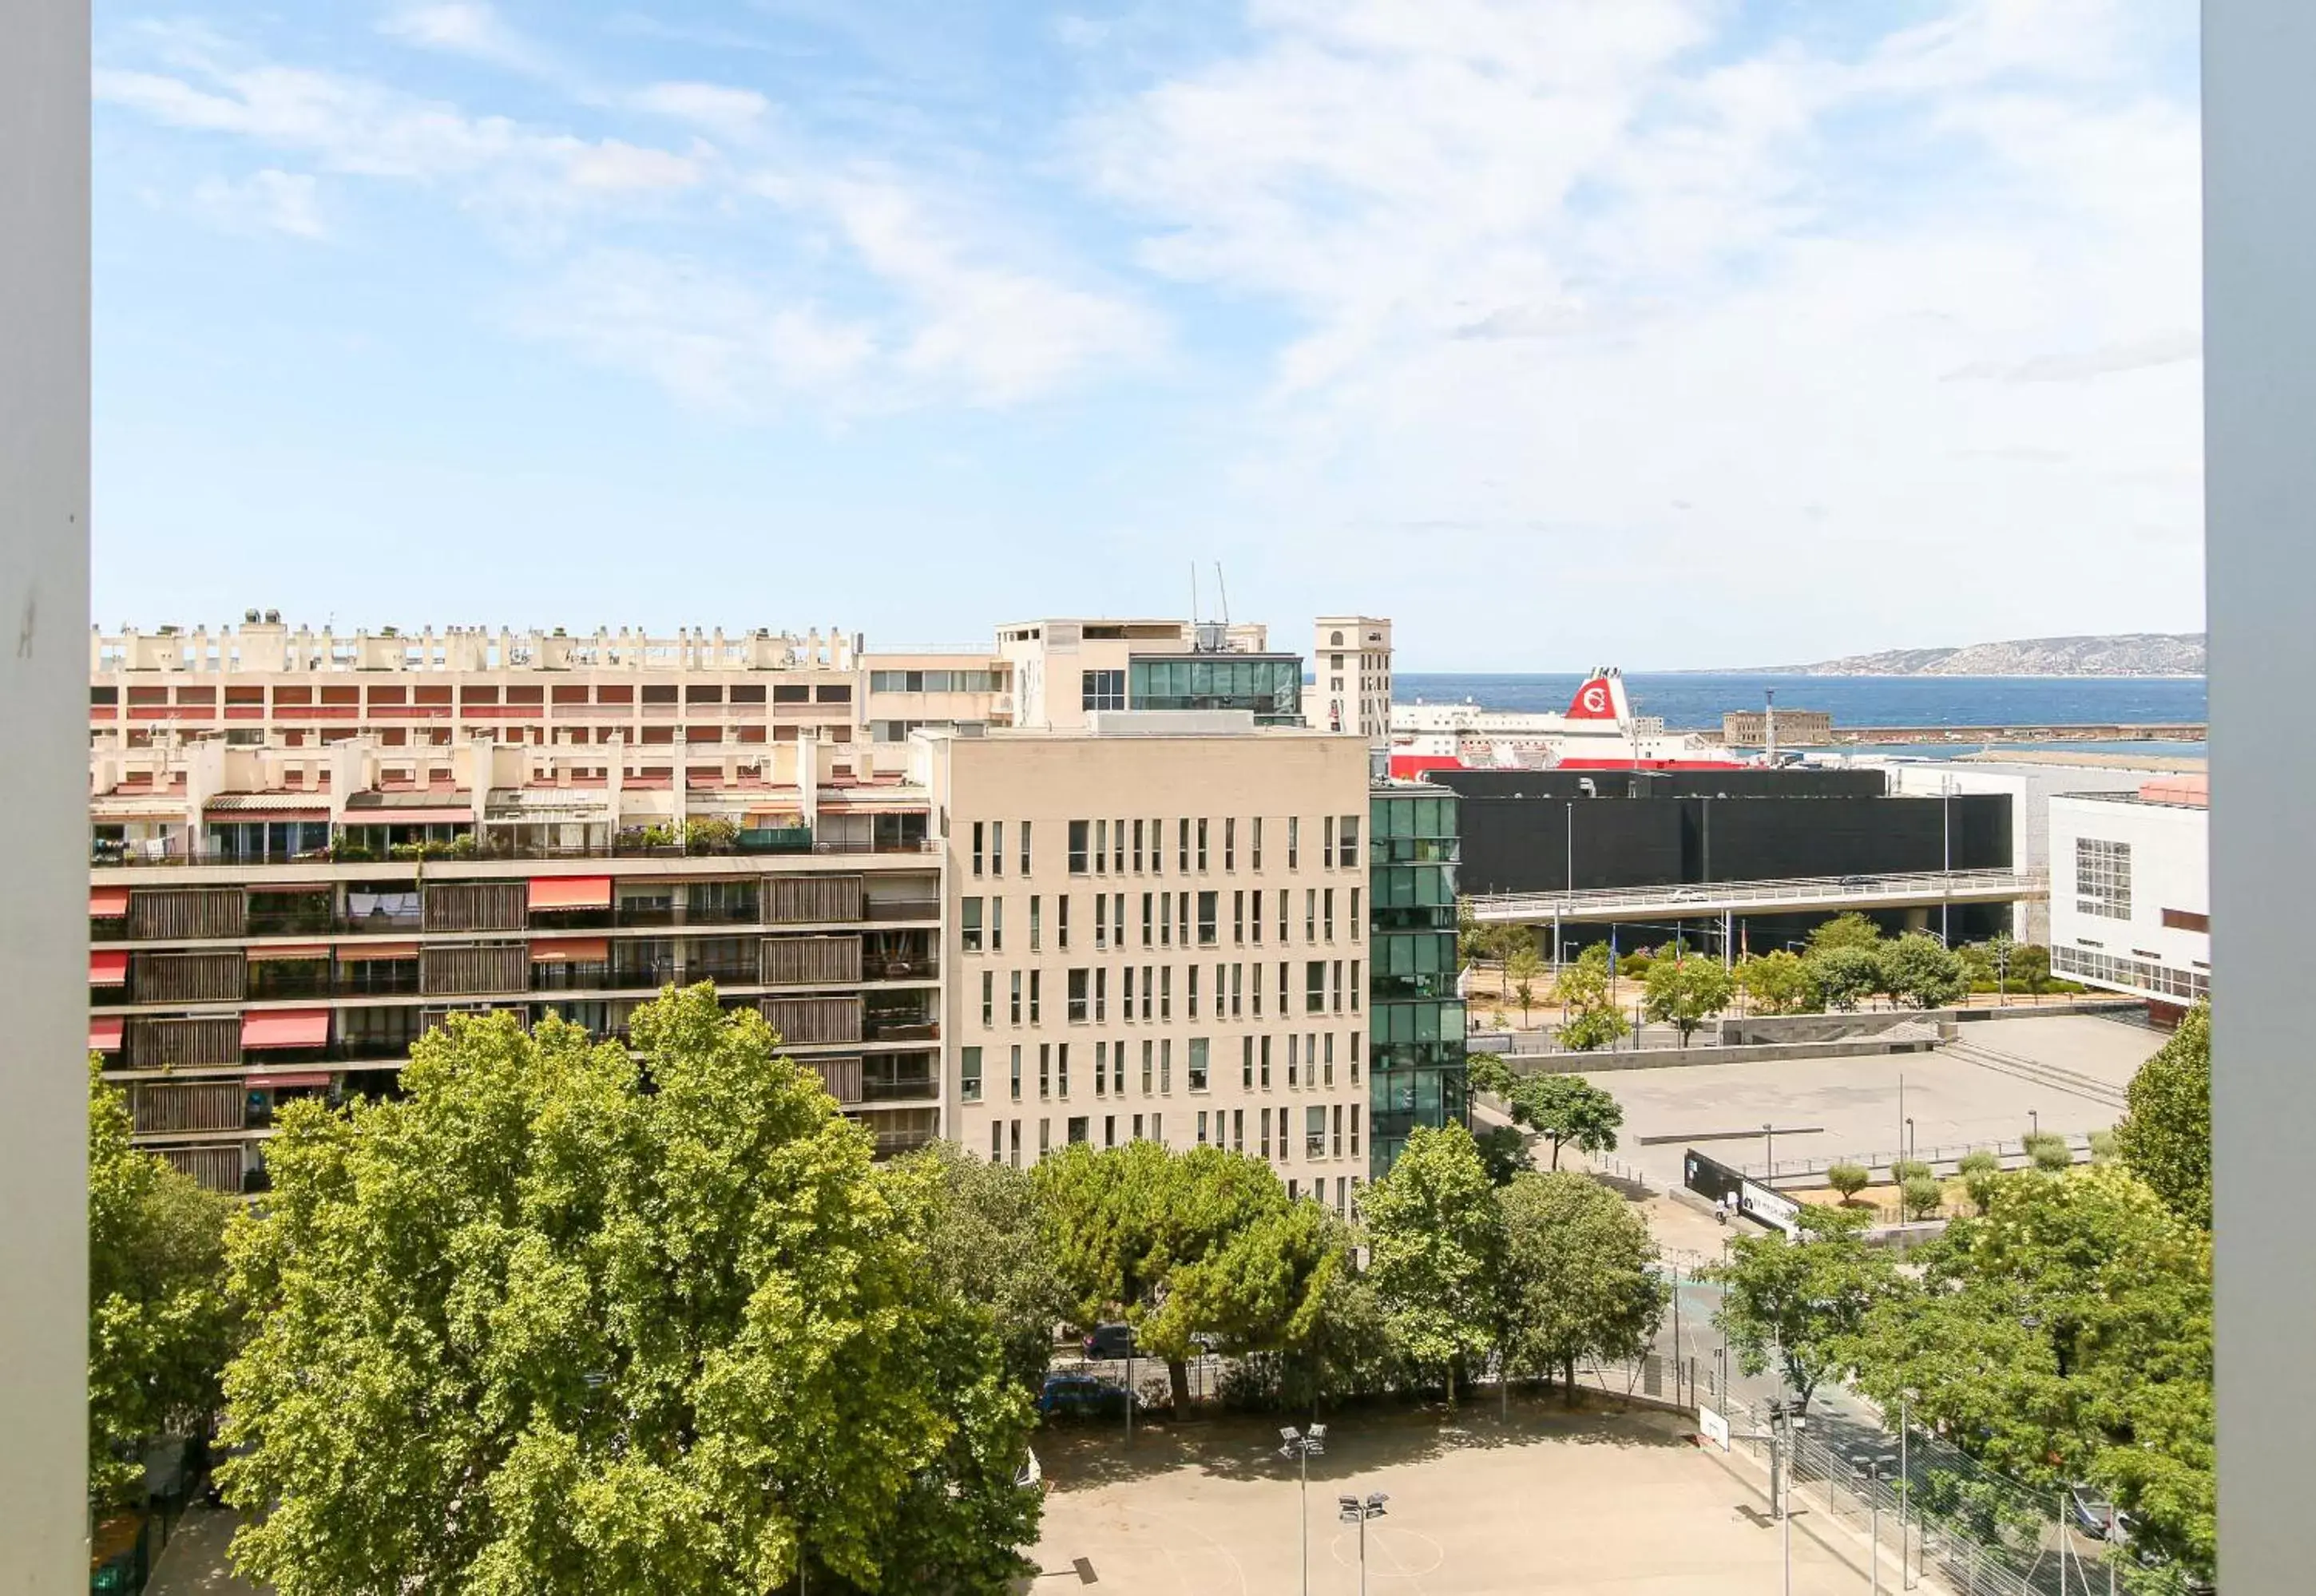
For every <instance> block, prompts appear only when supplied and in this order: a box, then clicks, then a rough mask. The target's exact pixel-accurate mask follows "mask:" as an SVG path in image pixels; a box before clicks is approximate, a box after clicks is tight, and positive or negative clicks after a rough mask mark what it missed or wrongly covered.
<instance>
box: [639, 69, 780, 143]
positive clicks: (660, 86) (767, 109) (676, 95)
mask: <svg viewBox="0 0 2316 1596" xmlns="http://www.w3.org/2000/svg"><path fill="white" fill-rule="evenodd" d="M629 98H630V100H631V101H632V102H633V103H634V105H635V106H636V108H637V110H638V111H649V112H651V113H652V114H653V115H655V116H664V117H669V118H673V120H677V121H681V122H690V123H693V124H695V125H697V126H699V127H702V128H705V129H708V131H710V132H712V133H716V134H717V135H719V136H721V137H724V138H726V139H728V140H730V141H731V142H733V143H735V144H737V143H744V142H745V141H747V140H748V139H750V138H753V137H755V136H756V135H757V134H758V133H759V132H760V131H762V128H763V125H764V120H765V118H766V117H767V116H768V115H769V114H770V113H771V108H772V102H771V101H769V100H767V99H765V98H764V96H763V95H762V94H759V93H756V91H755V90H753V89H735V88H727V87H726V86H725V85H724V84H709V83H656V84H647V85H646V86H645V87H643V88H640V89H638V90H637V91H636V92H635V93H634V94H633V95H631V96H630V97H629Z"/></svg>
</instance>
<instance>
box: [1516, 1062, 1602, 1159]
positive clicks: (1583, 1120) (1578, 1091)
mask: <svg viewBox="0 0 2316 1596" xmlns="http://www.w3.org/2000/svg"><path fill="white" fill-rule="evenodd" d="M1504 1095H1505V1100H1506V1102H1507V1103H1508V1104H1510V1108H1511V1117H1512V1122H1513V1123H1514V1124H1516V1125H1525V1126H1527V1127H1528V1129H1529V1130H1531V1131H1535V1132H1536V1133H1537V1135H1539V1136H1541V1137H1543V1138H1544V1139H1545V1140H1546V1141H1549V1142H1550V1143H1551V1144H1552V1166H1553V1167H1554V1169H1557V1168H1559V1167H1560V1149H1561V1148H1562V1147H1563V1145H1565V1144H1570V1143H1572V1144H1574V1146H1575V1147H1576V1148H1579V1149H1580V1150H1581V1151H1583V1152H1587V1153H1613V1152H1615V1151H1616V1150H1617V1130H1618V1129H1619V1128H1620V1127H1621V1126H1622V1125H1623V1124H1624V1122H1625V1110H1624V1108H1623V1106H1622V1105H1621V1104H1618V1103H1617V1100H1616V1099H1615V1098H1614V1097H1612V1096H1610V1095H1608V1093H1606V1092H1604V1091H1602V1090H1601V1089H1600V1088H1599V1087H1598V1086H1594V1085H1593V1084H1592V1083H1591V1082H1590V1081H1588V1080H1586V1079H1585V1078H1584V1077H1582V1076H1581V1075H1529V1076H1522V1077H1519V1078H1517V1079H1515V1080H1514V1081H1513V1082H1512V1083H1511V1085H1510V1089H1509V1090H1508V1091H1507V1092H1506V1093H1505V1094H1504Z"/></svg>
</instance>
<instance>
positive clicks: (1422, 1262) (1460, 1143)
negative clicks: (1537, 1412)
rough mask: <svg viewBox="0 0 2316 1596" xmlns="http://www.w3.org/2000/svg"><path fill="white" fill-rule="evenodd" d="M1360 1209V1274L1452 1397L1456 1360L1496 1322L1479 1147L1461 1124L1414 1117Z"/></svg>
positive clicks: (1494, 1231) (1405, 1343)
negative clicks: (1363, 1259) (1363, 1241)
mask: <svg viewBox="0 0 2316 1596" xmlns="http://www.w3.org/2000/svg"><path fill="white" fill-rule="evenodd" d="M1360 1208H1361V1211H1362V1213H1363V1215H1364V1218H1365V1220H1366V1235H1367V1277H1368V1278H1369V1279H1370V1280H1371V1281H1373V1282H1374V1285H1375V1290H1376V1299H1377V1300H1378V1301H1379V1302H1380V1303H1381V1304H1382V1308H1383V1314H1384V1321H1385V1325H1386V1326H1388V1327H1389V1330H1390V1333H1391V1336H1392V1340H1393V1343H1394V1345H1395V1346H1396V1347H1397V1348H1398V1349H1399V1352H1400V1354H1401V1356H1402V1357H1403V1358H1404V1359H1405V1360H1406V1361H1407V1362H1409V1363H1410V1364H1412V1365H1413V1366H1414V1367H1416V1368H1418V1369H1421V1370H1424V1371H1426V1372H1427V1373H1429V1372H1434V1371H1436V1372H1438V1373H1439V1375H1440V1376H1441V1377H1442V1378H1443V1379H1444V1380H1445V1383H1446V1385H1447V1388H1448V1403H1449V1405H1451V1406H1452V1405H1454V1403H1455V1400H1456V1367H1457V1365H1458V1364H1459V1363H1465V1362H1469V1361H1476V1360H1478V1359H1480V1358H1483V1357H1484V1356H1485V1355H1486V1354H1487V1352H1488V1351H1489V1350H1490V1348H1491V1347H1492V1345H1493V1344H1494V1343H1495V1336H1496V1331H1497V1327H1498V1322H1499V1321H1498V1315H1497V1313H1496V1311H1495V1310H1496V1306H1497V1305H1496V1302H1495V1300H1494V1299H1495V1291H1496V1286H1495V1271H1496V1268H1497V1259H1498V1255H1499V1253H1500V1250H1501V1242H1502V1217H1501V1213H1500V1212H1499V1210H1498V1209H1497V1207H1496V1197H1495V1188H1494V1187H1492V1186H1491V1185H1490V1184H1488V1172H1487V1170H1486V1169H1485V1167H1483V1166H1482V1164H1481V1162H1480V1154H1479V1149H1478V1148H1475V1147H1474V1146H1473V1144H1472V1138H1471V1136H1470V1134H1469V1133H1468V1132H1466V1131H1465V1129H1464V1128H1463V1127H1462V1126H1461V1125H1453V1124H1451V1125H1448V1126H1444V1127H1439V1128H1434V1127H1432V1126H1429V1125H1419V1126H1417V1127H1416V1128H1415V1130H1414V1131H1412V1132H1411V1133H1410V1134H1409V1136H1408V1139H1407V1145H1406V1147H1405V1148H1403V1149H1402V1150H1401V1152H1400V1155H1399V1158H1398V1161H1397V1162H1395V1163H1394V1164H1393V1165H1392V1166H1391V1172H1390V1173H1389V1174H1388V1175H1385V1176H1384V1178H1383V1179H1381V1180H1379V1181H1377V1182H1376V1183H1375V1184H1373V1185H1371V1186H1369V1187H1368V1188H1367V1196H1366V1198H1365V1199H1364V1201H1362V1202H1361V1204H1360Z"/></svg>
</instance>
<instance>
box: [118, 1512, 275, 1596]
mask: <svg viewBox="0 0 2316 1596" xmlns="http://www.w3.org/2000/svg"><path fill="white" fill-rule="evenodd" d="M240 1521H241V1520H240V1517H239V1515H238V1514H236V1513H233V1512H227V1511H225V1510H223V1509H219V1508H209V1507H192V1508H188V1509H187V1510H186V1511H185V1516H184V1517H183V1519H181V1520H179V1521H178V1523H177V1532H176V1534H174V1535H173V1536H171V1537H170V1538H169V1544H168V1545H167V1546H166V1547H164V1548H162V1552H161V1560H160V1562H159V1563H158V1564H156V1565H155V1566H154V1569H153V1583H151V1584H149V1585H147V1586H146V1587H145V1596H263V1592H265V1590H266V1588H267V1587H265V1586H263V1585H253V1584H251V1583H249V1582H248V1581H247V1580H245V1579H243V1578H241V1577H240V1576H239V1575H237V1574H234V1573H233V1572H232V1567H231V1565H229V1564H228V1563H227V1561H226V1555H225V1552H226V1547H227V1546H228V1545H229V1544H230V1543H231V1542H232V1540H233V1532H234V1529H235V1527H236V1525H238V1524H239V1523H240Z"/></svg>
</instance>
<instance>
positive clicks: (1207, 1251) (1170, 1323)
mask: <svg viewBox="0 0 2316 1596" xmlns="http://www.w3.org/2000/svg"><path fill="white" fill-rule="evenodd" d="M1036 1175H1037V1187H1038V1197H1039V1201H1040V1202H1041V1204H1042V1207H1043V1211H1044V1215H1045V1222H1046V1225H1047V1232H1048V1234H1049V1236H1050V1237H1052V1239H1053V1243H1054V1246H1055V1248H1056V1256H1057V1258H1058V1261H1059V1264H1060V1268H1061V1272H1062V1276H1063V1279H1064V1281H1066V1282H1067V1285H1068V1288H1069V1291H1070V1294H1071V1296H1072V1298H1073V1299H1074V1303H1075V1309H1076V1312H1075V1317H1077V1319H1078V1321H1079V1322H1080V1323H1082V1324H1091V1323H1094V1322H1096V1321H1098V1320H1100V1319H1101V1318H1103V1317H1107V1316H1109V1314H1111V1313H1113V1312H1115V1313H1118V1314H1120V1315H1122V1316H1123V1317H1125V1319H1126V1320H1127V1322H1128V1323H1129V1324H1132V1325H1134V1326H1136V1338H1137V1340H1138V1342H1139V1343H1140V1344H1142V1345H1144V1346H1145V1347H1147V1348H1148V1349H1149V1351H1150V1352H1152V1354H1153V1355H1154V1356H1157V1357H1160V1358H1162V1359H1164V1360H1165V1361H1166V1363H1167V1365H1168V1371H1169V1374H1170V1376H1171V1379H1172V1385H1173V1396H1174V1403H1175V1405H1176V1407H1177V1408H1180V1407H1182V1406H1184V1405H1187V1404H1188V1403H1189V1359H1190V1357H1191V1356H1192V1355H1193V1354H1194V1353H1195V1352H1197V1351H1198V1339H1197V1338H1198V1336H1199V1335H1201V1334H1212V1335H1217V1336H1220V1337H1222V1338H1224V1339H1225V1340H1226V1341H1227V1342H1228V1343H1230V1344H1231V1345H1232V1346H1233V1347H1234V1350H1239V1351H1270V1352H1292V1351H1295V1350H1296V1348H1297V1347H1298V1346H1299V1345H1300V1343H1302V1342H1303V1341H1305V1340H1306V1339H1307V1338H1308V1337H1309V1335H1310V1334H1312V1332H1313V1329H1314V1315H1315V1314H1316V1312H1317V1305H1318V1304H1319V1302H1320V1301H1321V1300H1323V1298H1324V1297H1325V1295H1326V1291H1327V1284H1328V1277H1329V1276H1330V1275H1331V1274H1332V1272H1333V1271H1334V1270H1335V1269H1336V1268H1337V1267H1338V1266H1339V1265H1340V1257H1339V1255H1338V1251H1337V1250H1336V1249H1335V1248H1334V1247H1333V1246H1332V1245H1330V1244H1328V1243H1327V1241H1326V1239H1325V1238H1326V1236H1327V1233H1326V1232H1325V1231H1324V1229H1323V1228H1322V1227H1320V1226H1319V1225H1318V1223H1317V1220H1316V1212H1317V1204H1315V1203H1305V1204H1292V1203H1289V1202H1288V1201H1287V1188H1286V1187H1285V1186H1284V1185H1282V1184H1280V1183H1279V1179H1278V1175H1276V1174H1274V1173H1273V1172H1272V1170H1271V1168H1270V1166H1269V1165H1268V1164H1266V1163H1264V1162H1263V1161H1262V1160H1260V1159H1259V1158H1250V1157H1246V1156H1245V1155H1244V1154H1242V1153H1233V1152H1227V1151H1225V1150H1224V1149H1223V1148H1218V1147H1201V1148H1191V1149H1189V1151H1187V1152H1170V1151H1169V1150H1168V1149H1167V1148H1164V1147H1163V1146H1162V1145H1160V1144H1159V1143H1157V1142H1154V1141H1135V1142H1128V1143H1127V1144H1126V1145H1125V1146H1123V1147H1118V1148H1093V1147H1090V1146H1087V1145H1085V1144H1083V1143H1079V1144H1076V1145H1074V1146H1072V1147H1069V1148H1064V1150H1063V1151H1061V1152H1059V1153H1057V1154H1056V1155H1055V1156H1054V1157H1049V1158H1046V1159H1043V1160H1041V1161H1040V1162H1039V1163H1038V1167H1037V1172H1036ZM1299 1210H1310V1211H1309V1212H1303V1211H1299Z"/></svg>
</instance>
